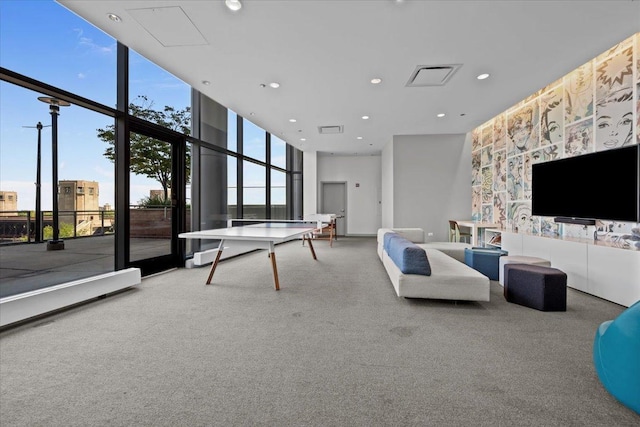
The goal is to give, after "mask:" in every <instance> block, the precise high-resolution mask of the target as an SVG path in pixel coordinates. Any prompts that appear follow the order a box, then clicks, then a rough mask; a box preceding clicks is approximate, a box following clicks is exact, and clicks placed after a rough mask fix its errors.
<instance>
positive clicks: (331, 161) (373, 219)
mask: <svg viewBox="0 0 640 427" xmlns="http://www.w3.org/2000/svg"><path fill="white" fill-rule="evenodd" d="M306 155H307V153H305V157H306ZM317 160H318V161H317V187H316V194H317V195H318V196H317V202H316V203H317V205H316V206H318V207H319V206H321V205H322V204H321V200H320V197H321V196H320V193H321V185H322V182H346V183H347V216H346V219H347V224H346V229H347V235H375V234H376V232H377V231H378V228H380V227H381V215H382V211H381V204H380V197H381V196H380V194H381V190H380V183H381V179H382V178H381V164H380V156H318V157H317ZM467 169H469V168H468V167H467ZM304 172H305V175H304V176H305V185H306V182H307V169H306V164H305V170H304ZM356 184H359V186H358V187H356ZM304 197H305V208H306V206H307V204H306V198H307V193H306V187H305V195H304ZM313 212H316V211H307V210H306V209H305V214H306V213H313Z"/></svg>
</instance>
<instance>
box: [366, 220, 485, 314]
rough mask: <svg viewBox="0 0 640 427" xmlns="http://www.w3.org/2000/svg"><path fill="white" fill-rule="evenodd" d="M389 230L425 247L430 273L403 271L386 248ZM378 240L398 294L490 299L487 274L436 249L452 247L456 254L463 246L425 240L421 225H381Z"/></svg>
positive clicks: (458, 298)
mask: <svg viewBox="0 0 640 427" xmlns="http://www.w3.org/2000/svg"><path fill="white" fill-rule="evenodd" d="M386 233H397V234H398V235H400V236H402V237H404V238H405V239H407V240H409V241H411V242H413V243H415V244H416V245H417V246H419V247H420V248H422V249H424V251H425V253H426V256H427V260H428V263H429V265H430V269H431V275H429V276H426V275H423V274H405V273H403V272H402V271H401V270H400V267H399V266H398V265H396V263H395V262H394V261H393V259H391V257H390V256H389V254H388V253H387V252H386V250H385V248H384V235H385V234H386ZM377 240H378V256H379V257H380V259H381V260H382V264H383V265H384V267H385V269H386V271H387V274H388V275H389V279H391V283H392V284H393V287H394V289H395V291H396V294H397V295H398V296H399V297H407V298H431V299H448V300H460V301H489V283H490V280H489V278H488V277H487V276H485V275H483V274H482V273H480V272H478V271H476V270H474V269H472V268H471V267H468V266H467V265H465V264H464V263H463V262H460V261H458V260H457V259H454V258H453V257H451V256H449V255H447V254H445V253H444V252H442V251H441V250H438V249H434V247H438V246H440V247H441V248H443V247H444V248H451V250H452V251H453V252H452V254H455V252H456V251H458V250H462V251H464V248H462V247H461V248H457V246H456V244H453V245H448V244H443V243H437V244H435V243H434V244H429V243H425V242H424V240H425V239H424V230H422V229H421V228H381V229H379V230H378V235H377ZM430 245H433V246H434V247H430ZM456 258H458V257H456ZM458 259H459V258H458Z"/></svg>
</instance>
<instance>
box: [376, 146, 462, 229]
mask: <svg viewBox="0 0 640 427" xmlns="http://www.w3.org/2000/svg"><path fill="white" fill-rule="evenodd" d="M392 162H393V172H392V173H393V217H392V220H393V226H395V227H421V228H423V229H424V230H425V232H426V233H433V236H431V237H427V240H429V241H447V240H448V227H449V224H448V220H449V219H470V218H471V138H470V137H468V136H467V135H465V134H452V135H410V136H395V137H394V138H393V159H392ZM386 164H387V163H386V162H385V165H386ZM385 174H386V172H385ZM385 203H386V200H385Z"/></svg>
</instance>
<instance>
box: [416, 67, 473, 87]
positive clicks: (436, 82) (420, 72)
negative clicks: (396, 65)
mask: <svg viewBox="0 0 640 427" xmlns="http://www.w3.org/2000/svg"><path fill="white" fill-rule="evenodd" d="M460 67H462V64H447V65H418V66H417V67H416V69H415V70H414V71H413V73H411V77H409V81H408V82H407V84H406V86H407V87H414V86H444V85H445V84H446V83H447V82H448V81H449V79H451V77H453V75H454V74H455V73H456V71H458V68H460Z"/></svg>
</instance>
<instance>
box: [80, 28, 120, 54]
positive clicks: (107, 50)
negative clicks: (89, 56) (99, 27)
mask: <svg viewBox="0 0 640 427" xmlns="http://www.w3.org/2000/svg"><path fill="white" fill-rule="evenodd" d="M73 31H74V32H75V33H76V37H77V38H78V46H80V47H83V48H86V49H87V50H88V51H90V52H96V53H101V54H113V53H115V51H116V46H117V44H116V43H113V44H110V45H108V46H100V45H99V44H97V43H95V42H94V41H93V39H92V38H90V37H84V31H83V30H82V29H81V28H74V29H73Z"/></svg>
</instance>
